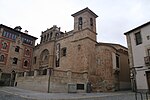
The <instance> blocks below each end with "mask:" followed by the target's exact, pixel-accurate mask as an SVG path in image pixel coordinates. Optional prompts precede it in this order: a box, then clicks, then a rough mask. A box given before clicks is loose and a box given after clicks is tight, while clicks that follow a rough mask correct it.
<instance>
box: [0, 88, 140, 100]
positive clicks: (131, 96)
mask: <svg viewBox="0 0 150 100" xmlns="http://www.w3.org/2000/svg"><path fill="white" fill-rule="evenodd" d="M0 91H3V92H7V93H10V94H13V95H18V96H20V97H23V98H28V99H33V100H136V99H135V93H133V92H130V91H120V92H109V93H40V92H37V91H30V90H24V89H19V88H16V87H0ZM138 100H140V99H138Z"/></svg>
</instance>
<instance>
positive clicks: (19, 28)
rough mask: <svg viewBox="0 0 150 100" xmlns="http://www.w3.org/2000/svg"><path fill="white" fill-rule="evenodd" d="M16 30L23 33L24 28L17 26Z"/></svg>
mask: <svg viewBox="0 0 150 100" xmlns="http://www.w3.org/2000/svg"><path fill="white" fill-rule="evenodd" d="M14 29H15V30H17V31H21V29H22V28H21V26H16V27H15V28H14Z"/></svg>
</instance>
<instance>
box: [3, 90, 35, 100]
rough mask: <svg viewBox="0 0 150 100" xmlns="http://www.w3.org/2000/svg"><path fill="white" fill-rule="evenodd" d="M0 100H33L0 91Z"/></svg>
mask: <svg viewBox="0 0 150 100" xmlns="http://www.w3.org/2000/svg"><path fill="white" fill-rule="evenodd" d="M0 100H33V99H29V98H28V99H27V98H23V97H20V96H17V95H13V94H10V93H6V92H4V91H0Z"/></svg>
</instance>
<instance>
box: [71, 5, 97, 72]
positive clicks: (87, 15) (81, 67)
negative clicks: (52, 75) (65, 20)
mask: <svg viewBox="0 0 150 100" xmlns="http://www.w3.org/2000/svg"><path fill="white" fill-rule="evenodd" d="M72 16H73V17H74V30H73V38H72V42H71V43H72V47H73V48H74V49H73V50H72V55H74V56H73V58H72V62H73V66H72V69H73V70H75V71H76V72H86V73H89V74H90V73H91V72H90V71H91V70H92V68H94V67H95V66H96V65H95V64H96V62H95V61H96V60H95V44H96V43H97V41H96V35H97V33H96V18H97V17H98V16H97V15H96V14H95V13H94V12H93V11H91V10H90V9H89V8H85V9H83V10H80V11H78V12H76V13H74V14H72ZM77 59H78V60H77Z"/></svg>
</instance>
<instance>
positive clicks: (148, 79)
mask: <svg viewBox="0 0 150 100" xmlns="http://www.w3.org/2000/svg"><path fill="white" fill-rule="evenodd" d="M146 77H147V84H148V89H149V90H150V71H146Z"/></svg>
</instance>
